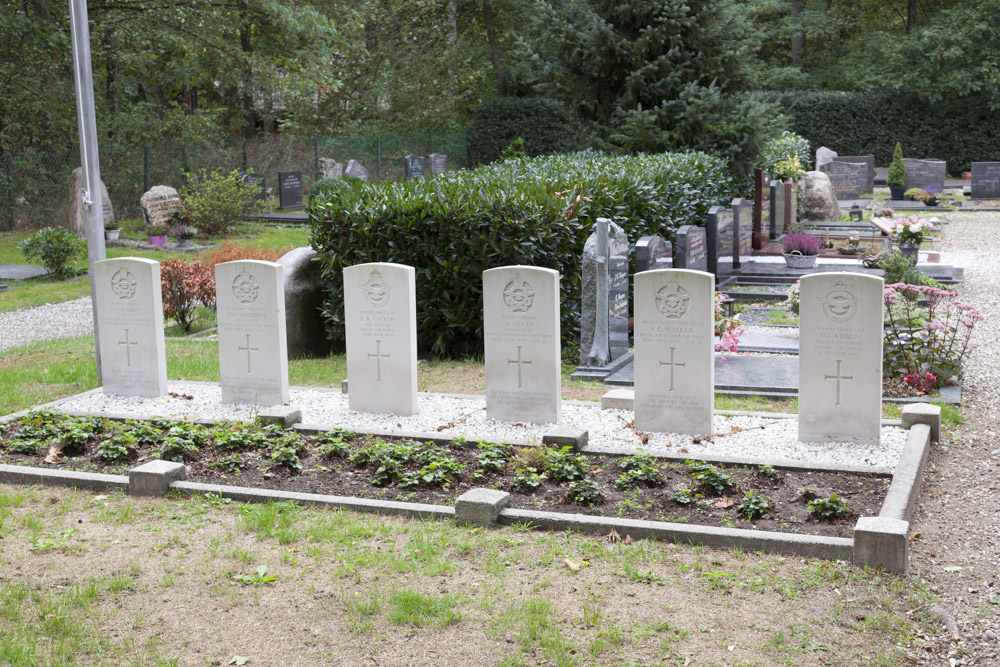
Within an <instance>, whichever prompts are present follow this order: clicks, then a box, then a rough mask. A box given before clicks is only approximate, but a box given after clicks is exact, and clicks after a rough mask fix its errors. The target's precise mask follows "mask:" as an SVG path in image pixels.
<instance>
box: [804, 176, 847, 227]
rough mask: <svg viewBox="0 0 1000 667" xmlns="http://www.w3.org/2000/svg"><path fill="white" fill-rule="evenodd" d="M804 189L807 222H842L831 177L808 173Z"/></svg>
mask: <svg viewBox="0 0 1000 667" xmlns="http://www.w3.org/2000/svg"><path fill="white" fill-rule="evenodd" d="M802 189H803V204H804V206H805V218H806V220H812V221H814V222H821V221H824V220H840V204H839V203H838V202H837V195H836V194H835V193H834V191H833V183H831V182H830V177H829V176H827V175H826V174H824V173H823V172H821V171H807V172H806V176H805V178H804V179H802Z"/></svg>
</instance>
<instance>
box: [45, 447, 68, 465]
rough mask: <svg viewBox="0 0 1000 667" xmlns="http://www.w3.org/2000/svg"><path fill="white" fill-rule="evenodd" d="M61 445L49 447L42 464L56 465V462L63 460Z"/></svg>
mask: <svg viewBox="0 0 1000 667" xmlns="http://www.w3.org/2000/svg"><path fill="white" fill-rule="evenodd" d="M63 458H64V457H63V453H62V445H52V446H51V447H49V453H48V454H46V456H45V460H44V461H42V463H56V462H57V461H62V460H63Z"/></svg>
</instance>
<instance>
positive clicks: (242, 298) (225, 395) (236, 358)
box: [215, 260, 288, 407]
mask: <svg viewBox="0 0 1000 667" xmlns="http://www.w3.org/2000/svg"><path fill="white" fill-rule="evenodd" d="M215 303H216V312H217V314H218V318H219V382H220V384H221V385H222V402H223V403H248V404H251V405H255V406H261V407H270V406H272V405H283V404H285V403H288V347H287V342H286V339H285V281H284V267H282V266H281V265H280V264H277V263H275V262H263V261H260V260H238V261H235V262H223V263H222V264H216V265H215Z"/></svg>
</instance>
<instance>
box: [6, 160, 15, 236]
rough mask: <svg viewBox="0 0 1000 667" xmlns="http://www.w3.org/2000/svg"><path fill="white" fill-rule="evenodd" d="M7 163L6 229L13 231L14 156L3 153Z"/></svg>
mask: <svg viewBox="0 0 1000 667" xmlns="http://www.w3.org/2000/svg"><path fill="white" fill-rule="evenodd" d="M4 157H5V158H7V159H6V160H4V161H5V162H6V163H7V165H6V166H7V169H6V171H7V229H9V230H11V231H14V156H13V155H11V154H10V153H4Z"/></svg>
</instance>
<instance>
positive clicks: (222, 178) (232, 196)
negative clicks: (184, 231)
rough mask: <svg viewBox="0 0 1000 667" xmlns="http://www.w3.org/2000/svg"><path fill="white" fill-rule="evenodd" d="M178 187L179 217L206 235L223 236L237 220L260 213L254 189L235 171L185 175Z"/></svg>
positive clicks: (201, 172) (259, 205)
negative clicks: (185, 179) (183, 183)
mask: <svg viewBox="0 0 1000 667" xmlns="http://www.w3.org/2000/svg"><path fill="white" fill-rule="evenodd" d="M187 178H188V181H187V184H186V185H185V186H184V187H183V188H181V198H182V199H183V202H184V203H183V206H182V208H181V212H180V217H181V220H183V221H184V223H185V224H187V225H191V226H194V227H197V228H198V229H200V230H201V231H202V233H204V234H207V235H209V236H218V235H220V234H223V233H224V232H225V231H226V230H228V229H229V228H230V227H232V226H233V225H235V224H236V223H237V222H239V221H240V220H244V219H245V218H247V217H248V216H250V215H252V214H254V213H256V212H258V211H260V210H261V203H260V201H258V200H257V192H256V190H255V188H254V187H253V186H252V185H251V184H250V183H249V182H248V181H246V180H245V179H244V178H243V177H242V176H240V172H238V171H236V170H235V169H234V170H233V171H231V172H229V173H228V174H226V173H223V172H222V171H221V170H215V171H212V172H211V173H208V172H206V170H205V169H200V170H198V173H197V174H187Z"/></svg>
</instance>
